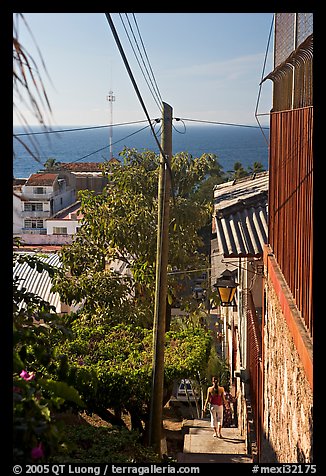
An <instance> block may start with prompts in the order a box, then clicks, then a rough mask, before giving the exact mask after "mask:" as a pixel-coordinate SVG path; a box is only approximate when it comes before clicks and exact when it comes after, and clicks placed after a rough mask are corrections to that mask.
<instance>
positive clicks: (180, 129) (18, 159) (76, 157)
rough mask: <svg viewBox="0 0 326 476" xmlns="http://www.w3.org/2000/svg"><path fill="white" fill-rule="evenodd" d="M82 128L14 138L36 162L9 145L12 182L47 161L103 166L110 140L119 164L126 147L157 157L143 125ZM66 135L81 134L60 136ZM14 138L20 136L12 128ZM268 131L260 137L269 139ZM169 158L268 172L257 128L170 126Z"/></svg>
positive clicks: (15, 144) (263, 142) (19, 129)
mask: <svg viewBox="0 0 326 476" xmlns="http://www.w3.org/2000/svg"><path fill="white" fill-rule="evenodd" d="M82 127H84V126H60V127H58V126H56V127H55V128H54V127H53V128H52V129H53V130H60V131H61V132H58V133H51V134H36V135H32V136H19V139H20V140H21V141H23V142H24V143H25V144H26V145H27V146H28V147H29V148H30V149H31V150H32V151H33V153H34V154H37V157H38V160H35V159H34V158H33V157H31V155H30V153H29V152H28V151H27V150H26V148H25V147H23V145H22V144H20V143H19V141H18V140H16V139H15V138H14V139H13V149H14V159H13V175H14V177H15V178H27V177H29V176H30V174H32V173H36V172H38V171H40V170H42V164H44V163H45V162H46V160H47V159H48V158H50V157H51V158H54V159H56V160H57V161H59V162H102V161H106V160H108V159H109V158H110V147H109V143H110V135H111V134H112V136H111V137H112V155H113V157H116V158H117V159H119V152H121V151H122V149H123V148H124V147H125V146H126V147H129V148H135V149H137V150H139V151H140V152H142V151H143V150H146V149H149V150H154V151H155V152H157V153H158V152H159V149H158V146H157V143H156V141H155V139H154V137H153V134H152V132H151V130H150V128H149V126H148V124H147V123H146V122H145V121H144V122H143V123H142V124H137V125H117V126H113V127H112V128H111V127H103V128H97V129H82ZM32 129H33V131H34V132H41V131H42V129H41V128H40V127H33V128H32ZM65 129H81V130H73V131H67V132H64V131H63V130H65ZM13 130H14V133H22V132H24V131H23V129H22V127H18V126H15V127H14V129H13ZM155 132H156V134H157V136H158V138H159V140H160V124H156V125H155ZM268 132H269V131H268V129H264V134H265V136H266V138H267V139H268ZM172 149H173V154H176V153H178V152H188V153H190V154H191V155H192V156H193V157H199V156H201V155H202V154H203V153H213V154H216V156H217V160H218V162H219V164H220V165H221V166H222V168H223V171H224V172H228V171H230V170H233V166H234V163H235V162H241V164H242V165H243V167H244V168H245V169H248V167H250V166H251V167H252V166H253V164H254V162H260V163H261V164H262V165H263V167H264V169H265V170H267V168H268V146H267V143H266V140H265V137H264V135H263V133H262V131H261V130H260V128H259V127H240V126H231V125H211V124H208V125H206V124H205V125H203V124H202V125H193V124H191V125H188V124H187V123H182V122H175V121H174V123H173V135H172Z"/></svg>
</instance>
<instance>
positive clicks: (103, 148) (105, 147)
mask: <svg viewBox="0 0 326 476" xmlns="http://www.w3.org/2000/svg"><path fill="white" fill-rule="evenodd" d="M148 127H150V126H149V125H148V124H147V126H145V127H142V128H141V129H139V130H138V131H135V132H132V133H131V134H129V135H127V136H125V137H123V138H122V139H119V140H117V141H116V142H113V144H111V145H115V144H118V143H119V142H122V141H123V140H125V139H128V138H129V137H131V136H133V135H135V134H138V132H141V131H143V130H145V129H147V128H148ZM108 147H110V145H106V146H104V147H101V148H100V149H97V150H95V151H94V152H91V153H90V154H87V155H84V156H83V157H80V158H79V159H75V160H72V161H71V163H75V162H79V161H80V160H83V159H86V158H87V157H90V156H91V155H94V154H97V153H98V152H101V151H102V150H105V149H107V148H108Z"/></svg>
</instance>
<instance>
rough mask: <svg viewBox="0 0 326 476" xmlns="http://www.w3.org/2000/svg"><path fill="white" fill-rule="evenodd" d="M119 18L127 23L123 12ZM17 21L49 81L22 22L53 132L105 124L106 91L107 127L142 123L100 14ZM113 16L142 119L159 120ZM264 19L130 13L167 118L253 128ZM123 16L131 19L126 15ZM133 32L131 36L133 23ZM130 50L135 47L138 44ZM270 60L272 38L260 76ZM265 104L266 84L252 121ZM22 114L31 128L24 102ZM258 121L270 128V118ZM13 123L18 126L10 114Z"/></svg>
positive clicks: (29, 16) (267, 20)
mask: <svg viewBox="0 0 326 476" xmlns="http://www.w3.org/2000/svg"><path fill="white" fill-rule="evenodd" d="M121 15H122V18H123V19H124V21H125V22H126V23H125V24H126V25H128V23H127V20H126V17H125V14H124V13H122V14H121ZM24 16H25V18H26V20H27V22H28V24H29V27H30V28H31V30H32V32H33V35H34V37H35V41H36V43H37V45H38V46H39V48H40V50H41V53H42V56H43V59H44V61H45V64H46V67H47V71H48V74H49V76H50V78H51V82H50V81H49V80H48V79H47V77H46V75H45V74H44V73H43V72H42V68H41V66H40V62H39V59H38V58H39V56H38V53H37V50H36V49H35V46H34V43H33V41H32V39H31V36H30V34H29V33H28V32H27V30H26V28H24V26H23V24H21V25H20V29H19V39H20V41H21V43H22V44H23V45H24V47H25V48H26V49H27V51H28V52H29V53H31V55H32V56H33V58H34V59H35V60H36V62H37V63H38V64H39V67H40V70H41V73H42V78H43V80H44V83H45V86H46V91H47V94H48V97H49V100H50V103H51V107H52V110H53V114H52V117H51V124H52V125H102V124H109V123H110V121H111V115H110V105H109V103H108V101H107V95H108V93H109V90H110V89H112V90H113V93H114V95H115V98H116V100H115V102H114V103H113V108H112V111H113V115H112V116H113V117H112V118H113V123H119V122H129V121H137V120H144V119H146V117H145V114H144V112H143V109H142V107H141V104H140V102H139V99H138V98H137V96H136V93H135V90H134V88H133V86H132V83H131V81H130V79H129V76H128V73H127V71H126V68H125V65H124V63H123V60H122V58H121V55H120V53H119V51H118V48H117V45H116V42H115V40H114V38H113V35H112V32H111V29H110V26H109V24H108V22H107V19H106V16H105V14H104V13H25V14H24ZM111 17H112V19H113V22H114V25H115V27H116V29H117V32H118V34H119V38H120V41H121V43H122V46H123V48H124V51H125V54H126V56H127V58H128V61H129V64H130V67H131V69H132V72H133V74H134V77H135V79H136V82H137V85H138V87H139V90H140V92H141V95H142V97H143V100H144V103H145V105H146V108H147V110H148V112H149V115H150V117H151V118H156V117H160V110H159V107H158V106H157V104H156V103H155V101H154V99H153V97H152V95H151V93H150V91H149V89H148V86H147V84H146V82H145V80H144V78H143V75H142V73H141V71H140V69H139V66H138V64H137V61H136V59H135V56H134V53H133V52H132V49H131V47H130V44H129V41H128V38H127V36H126V33H125V30H124V27H123V24H122V22H121V18H120V16H119V14H118V13H112V14H111ZM272 17H273V14H272V13H136V14H135V18H136V21H137V24H138V27H139V30H140V33H141V38H142V41H143V43H144V45H145V48H146V53H147V55H148V58H149V61H150V65H151V68H152V69H153V72H154V75H155V79H156V82H157V85H158V88H159V91H160V94H161V96H162V99H163V101H165V102H167V103H169V104H170V105H171V106H172V108H173V116H174V117H181V118H190V119H200V120H208V121H218V122H232V123H241V124H257V122H256V119H255V110H256V104H257V98H258V93H259V83H260V79H261V75H262V70H263V65H264V57H265V53H266V47H267V41H268V36H269V31H270V27H271V23H272ZM128 18H129V20H130V22H132V21H133V17H132V14H128ZM133 28H134V32H135V34H136V35H137V30H136V27H135V24H134V23H133ZM129 34H130V35H131V33H129ZM137 38H138V36H137ZM138 42H139V45H140V46H141V43H140V40H139V38H138ZM135 48H136V46H135ZM136 51H137V52H138V50H137V49H136ZM272 58H273V39H272V40H271V44H270V48H269V54H268V59H267V64H266V70H265V75H266V74H267V73H268V72H270V71H271V70H272V69H273V66H272ZM271 96H272V85H271V82H270V81H266V82H265V83H264V84H263V87H262V89H261V95H260V101H259V107H258V112H259V113H261V114H263V113H268V112H269V111H270V109H271ZM20 110H21V112H23V114H24V116H25V118H26V119H27V120H28V121H29V123H30V124H35V123H36V121H35V119H34V118H33V117H32V116H31V115H30V114H29V112H28V111H27V110H26V109H24V106H23V105H22V104H21V105H20ZM260 121H261V122H262V123H265V124H268V116H261V117H260ZM48 122H50V121H48ZM14 124H19V121H18V120H17V119H16V118H15V115H14Z"/></svg>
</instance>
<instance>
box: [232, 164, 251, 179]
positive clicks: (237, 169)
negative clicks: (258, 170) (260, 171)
mask: <svg viewBox="0 0 326 476" xmlns="http://www.w3.org/2000/svg"><path fill="white" fill-rule="evenodd" d="M228 174H229V177H230V179H231V180H236V179H240V178H242V177H246V176H247V175H249V172H247V171H246V170H245V169H244V168H243V165H242V163H241V162H235V163H234V165H233V170H228Z"/></svg>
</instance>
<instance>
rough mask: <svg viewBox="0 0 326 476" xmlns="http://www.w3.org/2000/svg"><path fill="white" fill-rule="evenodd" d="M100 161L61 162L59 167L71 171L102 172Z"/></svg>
mask: <svg viewBox="0 0 326 476" xmlns="http://www.w3.org/2000/svg"><path fill="white" fill-rule="evenodd" d="M102 165H103V163H102V162H78V163H77V162H61V164H60V169H64V170H69V171H71V172H102V169H101V166H102Z"/></svg>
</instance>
